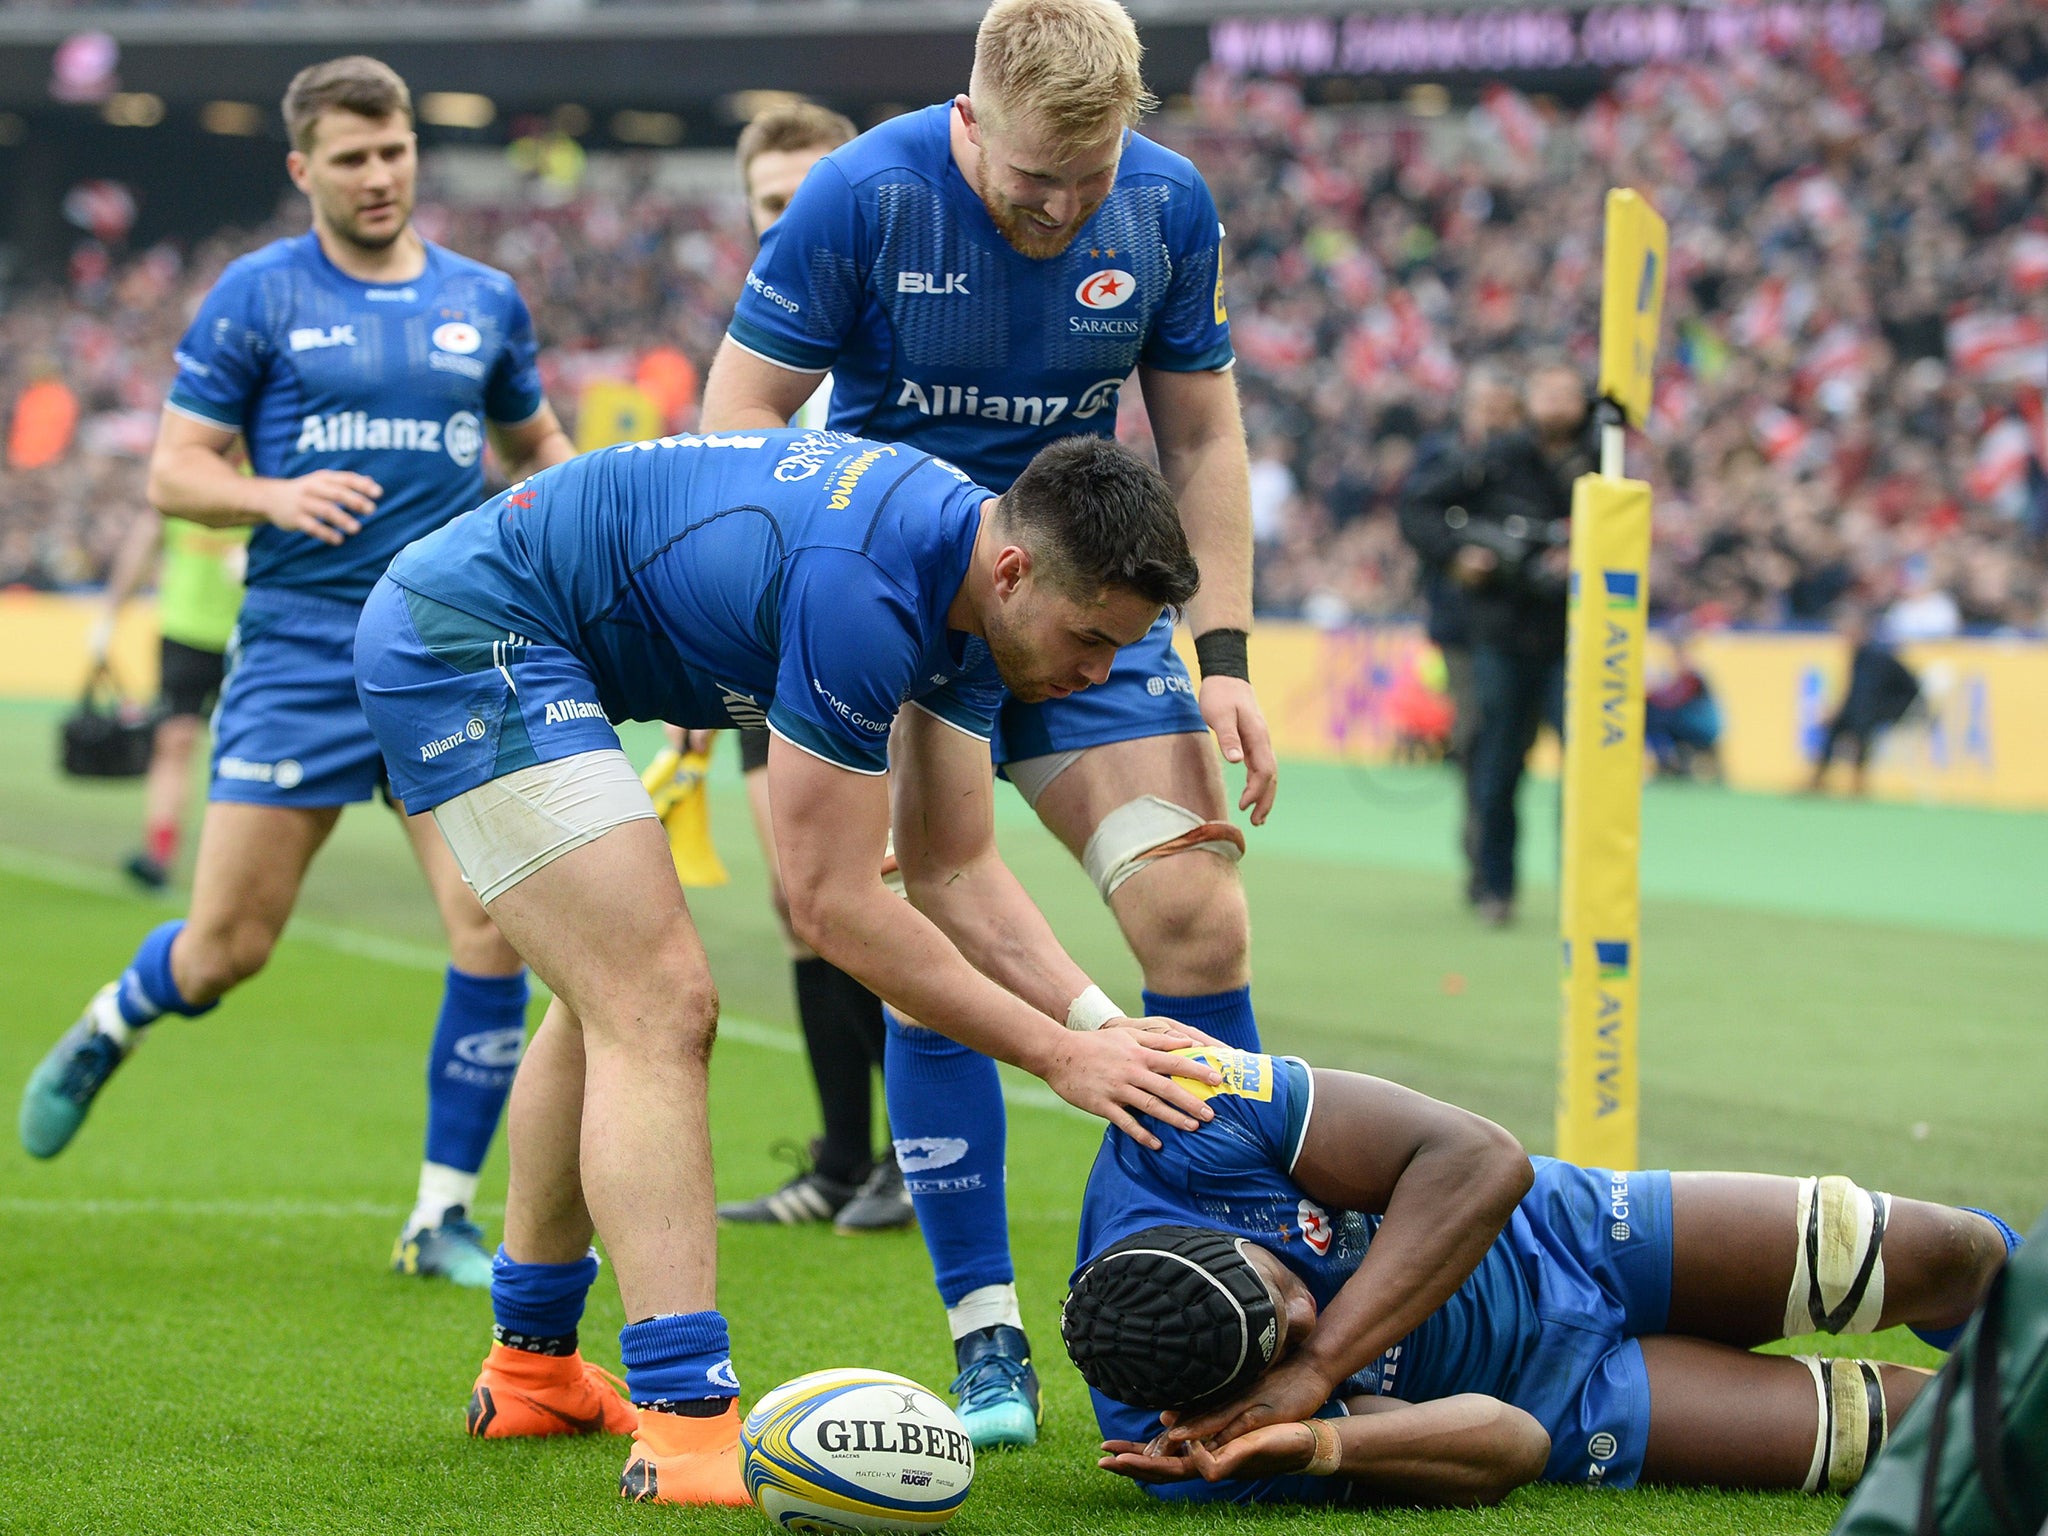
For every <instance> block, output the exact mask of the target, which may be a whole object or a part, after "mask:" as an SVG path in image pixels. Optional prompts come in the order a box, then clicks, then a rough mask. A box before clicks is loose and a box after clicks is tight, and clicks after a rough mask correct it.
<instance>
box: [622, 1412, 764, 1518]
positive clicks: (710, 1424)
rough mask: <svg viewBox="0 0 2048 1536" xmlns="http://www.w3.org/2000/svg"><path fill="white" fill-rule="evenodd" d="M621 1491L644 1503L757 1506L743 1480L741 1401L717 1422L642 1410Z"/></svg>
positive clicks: (625, 1496) (630, 1497)
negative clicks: (753, 1504)
mask: <svg viewBox="0 0 2048 1536" xmlns="http://www.w3.org/2000/svg"><path fill="white" fill-rule="evenodd" d="M619 1493H620V1495H621V1497H624V1498H628V1499H633V1500H635V1501H637V1502H639V1503H642V1504H751V1503H753V1502H754V1501H753V1499H751V1498H750V1497H748V1494H747V1485H746V1484H745V1483H744V1482H742V1481H741V1479H740V1405H739V1399H738V1398H734V1399H732V1400H731V1401H730V1402H728V1403H727V1404H726V1408H725V1412H723V1413H721V1414H720V1415H719V1416H718V1417H717V1418H715V1419H693V1418H690V1417H688V1416H686V1415H684V1414H680V1413H661V1412H658V1411H656V1410H654V1409H645V1410H642V1412H641V1414H640V1427H639V1428H638V1429H637V1430H635V1431H634V1432H633V1451H632V1454H631V1455H630V1456H628V1457H627V1458H626V1470H625V1471H623V1472H621V1473H620V1474H619Z"/></svg>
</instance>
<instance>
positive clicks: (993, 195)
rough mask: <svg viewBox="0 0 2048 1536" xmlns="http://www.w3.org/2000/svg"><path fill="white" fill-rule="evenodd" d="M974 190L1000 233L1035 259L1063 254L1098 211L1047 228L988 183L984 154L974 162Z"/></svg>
mask: <svg viewBox="0 0 2048 1536" xmlns="http://www.w3.org/2000/svg"><path fill="white" fill-rule="evenodd" d="M974 190H975V193H976V195H977V196H979V197H980V198H981V206H982V207H984V208H986V209H987V210H988V216H989V218H991V219H992V220H994V221H995V226H996V231H997V233H999V234H1000V235H1001V236H1002V237H1003V238H1004V239H1005V240H1007V241H1009V242H1010V244H1011V245H1012V246H1013V247H1015V249H1016V251H1017V253H1018V254H1019V255H1020V256H1029V257H1030V258H1031V259H1032V260H1033V261H1045V260H1047V259H1049V258H1051V257H1054V256H1059V255H1062V254H1064V253H1065V251H1066V249H1067V247H1068V246H1070V245H1072V244H1073V243H1074V237H1075V236H1076V235H1078V234H1080V233H1081V226H1082V225H1084V224H1086V223H1087V222H1088V220H1089V217H1090V216H1091V215H1092V214H1093V213H1094V212H1095V209H1094V208H1089V209H1086V210H1084V211H1083V212H1082V214H1081V216H1080V217H1079V218H1077V219H1075V220H1074V222H1073V223H1072V224H1070V225H1068V226H1066V227H1065V228H1063V229H1057V230H1052V231H1047V230H1046V228H1045V226H1044V225H1042V224H1040V223H1039V222H1038V221H1037V220H1036V219H1034V218H1033V217H1032V216H1031V215H1030V214H1029V213H1027V212H1025V211H1024V210H1023V209H1022V208H1019V207H1018V206H1017V205H1016V204H1015V203H1013V202H1010V201H1009V200H1008V199H1007V198H1005V197H1004V196H1003V195H1002V194H1001V193H999V192H997V191H996V190H995V189H994V188H993V187H991V186H990V185H989V184H988V161H987V160H986V159H985V158H984V159H982V160H980V161H978V162H977V163H976V164H975V167H974ZM1100 206H1101V204H1100V203H1098V204H1096V207H1100Z"/></svg>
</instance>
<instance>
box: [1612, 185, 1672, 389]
mask: <svg viewBox="0 0 2048 1536" xmlns="http://www.w3.org/2000/svg"><path fill="white" fill-rule="evenodd" d="M1668 242H1669V236H1668V232H1667V231H1666V229H1665V227H1664V220H1663V219H1662V218H1661V217H1659V216H1658V213H1657V210H1656V209H1654V208H1652V207H1651V206H1650V205H1649V204H1648V203H1647V202H1645V201H1644V200H1643V199H1642V198H1641V197H1640V196H1638V195H1637V194H1636V193H1634V192H1631V191H1629V190H1627V189H1626V188H1622V187H1617V188H1615V189H1614V190H1612V191H1610V192H1609V193H1608V194H1607V250H1606V253H1605V257H1604V259H1603V261H1602V263H1601V269H1602V270H1601V289H1600V393H1601V394H1602V395H1603V396H1605V397H1606V398H1607V399H1609V400H1612V401H1613V402H1614V403H1615V404H1616V405H1618V406H1620V407H1621V408H1622V411H1623V412H1624V413H1625V414H1626V415H1627V416H1628V419H1629V425H1631V426H1633V427H1637V428H1640V427H1641V426H1642V425H1643V424H1644V423H1645V422H1647V421H1648V420H1649V419H1650V384H1651V382H1652V379H1653V377H1654V375H1655V373H1656V371H1657V327H1658V325H1659V324H1660V323H1661V322H1662V320H1663V318H1664V270H1665V258H1666V248H1667V245H1668Z"/></svg>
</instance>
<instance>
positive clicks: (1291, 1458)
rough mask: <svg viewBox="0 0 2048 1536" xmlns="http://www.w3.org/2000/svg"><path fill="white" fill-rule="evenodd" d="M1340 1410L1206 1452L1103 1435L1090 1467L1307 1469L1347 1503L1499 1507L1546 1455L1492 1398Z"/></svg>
mask: <svg viewBox="0 0 2048 1536" xmlns="http://www.w3.org/2000/svg"><path fill="white" fill-rule="evenodd" d="M1349 1406H1350V1408H1351V1416H1350V1417H1349V1418H1341V1419H1319V1420H1317V1421H1315V1424H1314V1425H1310V1424H1306V1423H1299V1424H1272V1425H1268V1426H1267V1427H1266V1428H1264V1429H1257V1430H1253V1431H1252V1432H1251V1433H1250V1434H1248V1435H1241V1436H1239V1437H1238V1438H1237V1439H1235V1440H1232V1441H1230V1442H1229V1443H1228V1444H1225V1445H1222V1446H1218V1447H1215V1448H1211V1447H1210V1446H1208V1445H1206V1444H1204V1443H1202V1442H1201V1441H1195V1442H1193V1443H1192V1444H1189V1445H1175V1444H1173V1443H1172V1442H1170V1441H1169V1440H1167V1438H1166V1437H1165V1436H1161V1437H1159V1438H1158V1439H1156V1440H1154V1441H1152V1442H1151V1443H1150V1444H1149V1445H1140V1444H1138V1443H1137V1442H1136V1441H1132V1440H1106V1441H1104V1442H1103V1446H1102V1449H1103V1456H1102V1459H1101V1461H1100V1462H1098V1463H1097V1465H1099V1466H1101V1467H1102V1468H1103V1469H1104V1470H1105V1471H1109V1472H1117V1473H1121V1474H1122V1475H1123V1476H1125V1477H1130V1478H1135V1479H1136V1480H1138V1481H1139V1482H1146V1483H1169V1482H1181V1481H1185V1480H1187V1479H1189V1478H1194V1477H1199V1478H1201V1479H1203V1480H1204V1481H1205V1482H1210V1483H1219V1482H1224V1481H1238V1480H1245V1479H1254V1478H1274V1477H1294V1476H1299V1475H1301V1474H1303V1473H1312V1474H1316V1475H1324V1476H1330V1477H1341V1478H1344V1479H1345V1480H1347V1481H1348V1482H1349V1483H1350V1484H1351V1489H1350V1492H1351V1495H1352V1498H1353V1500H1354V1501H1355V1502H1361V1503H1364V1502H1372V1503H1390V1504H1393V1503H1399V1504H1440V1505H1452V1506H1460V1507H1469V1506H1471V1505H1475V1504H1496V1503H1499V1502H1500V1500H1502V1499H1504V1498H1506V1497H1507V1495H1508V1494H1510V1493H1512V1492H1513V1491H1514V1490H1515V1489H1517V1488H1520V1487H1521V1486H1522V1485H1523V1484H1525V1483H1532V1482H1534V1481H1535V1480H1536V1479H1537V1478H1538V1477H1541V1476H1542V1475H1543V1467H1544V1464H1545V1463H1546V1462H1547V1461H1548V1460H1549V1459H1550V1436H1549V1435H1547V1434H1546V1433H1544V1430H1543V1426H1542V1425H1541V1424H1539V1423H1537V1422H1536V1420H1535V1419H1534V1418H1532V1417H1531V1416H1530V1415H1529V1414H1527V1413H1525V1412H1523V1411H1522V1410H1521V1409H1520V1408H1517V1407H1515V1406H1514V1405H1512V1404H1510V1403H1504V1402H1502V1401H1501V1400H1500V1399H1498V1398H1494V1397H1484V1396H1481V1395H1480V1394H1478V1393H1463V1394H1460V1395H1459V1396H1457V1397H1445V1398H1439V1399H1437V1400H1436V1401H1434V1402H1428V1403H1404V1402H1401V1401H1400V1400H1399V1399H1397V1398H1386V1397H1356V1398H1352V1399H1350V1401H1349ZM1332 1457H1334V1458H1335V1461H1334V1464H1332V1460H1331V1458H1332Z"/></svg>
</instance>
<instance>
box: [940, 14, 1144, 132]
mask: <svg viewBox="0 0 2048 1536" xmlns="http://www.w3.org/2000/svg"><path fill="white" fill-rule="evenodd" d="M1144 55H1145V49H1144V45H1143V44H1141V43H1140V42H1139V41H1138V29H1137V27H1136V26H1135V25H1133V24H1132V21H1131V18H1130V14H1129V13H1128V12H1127V11H1125V10H1124V8H1123V7H1122V6H1121V5H1119V4H1117V0H995V4H993V5H991V6H990V7H989V8H988V14H987V15H986V16H984V17H982V18H981V30H980V31H979V32H977V33H976V34H975V38H974V75H973V78H972V80H971V81H970V82H969V85H968V95H969V97H970V98H971V99H972V101H973V102H974V110H975V112H976V113H977V114H978V115H980V116H982V117H985V118H989V119H992V120H993V121H995V122H997V123H1003V122H1006V121H1007V120H1009V118H1010V116H1011V114H1015V115H1017V116H1021V117H1024V118H1027V119H1029V120H1030V121H1031V122H1032V123H1033V124H1034V125H1035V126H1038V127H1041V128H1043V129H1044V130H1045V131H1046V132H1047V133H1049V134H1050V135H1051V136H1052V139H1053V143H1054V147H1055V148H1057V149H1059V150H1063V151H1069V152H1071V151H1073V150H1076V149H1081V148H1084V147H1087V146H1090V145H1094V144H1097V143H1100V142H1101V141H1102V140H1103V139H1104V138H1106V137H1108V136H1109V134H1110V133H1111V132H1112V131H1118V132H1120V131H1121V130H1123V129H1125V128H1134V127H1136V126H1137V123H1138V119H1139V118H1141V117H1143V116H1144V115H1145V114H1146V113H1147V112H1149V111H1151V110H1152V108H1154V107H1156V106H1158V105H1159V102H1158V100H1157V99H1156V98H1155V97H1154V96H1153V95H1152V93H1151V92H1150V91H1148V90H1146V89H1145V78H1144V75H1143V74H1142V72H1141V71H1140V68H1139V66H1140V63H1141V61H1142V60H1143V58H1144Z"/></svg>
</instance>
